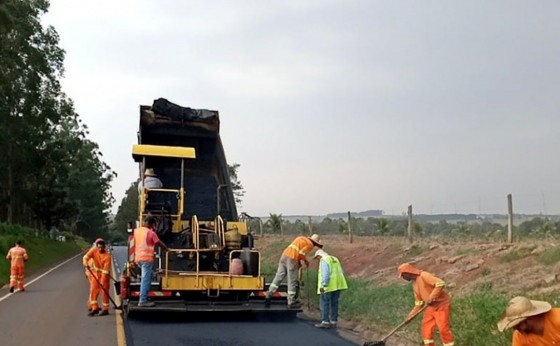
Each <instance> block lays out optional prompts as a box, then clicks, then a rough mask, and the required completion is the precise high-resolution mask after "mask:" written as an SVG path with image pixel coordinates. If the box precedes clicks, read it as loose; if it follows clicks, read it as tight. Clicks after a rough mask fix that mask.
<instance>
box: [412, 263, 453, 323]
mask: <svg viewBox="0 0 560 346" xmlns="http://www.w3.org/2000/svg"><path fill="white" fill-rule="evenodd" d="M412 287H413V290H414V300H415V302H414V309H412V311H411V312H410V314H409V315H414V314H415V313H416V312H417V311H419V310H420V309H421V308H422V306H423V305H424V304H425V303H426V302H428V301H430V300H431V301H432V302H433V303H432V305H431V306H433V307H434V308H438V307H440V306H443V305H446V304H449V303H450V302H451V298H449V295H448V294H447V292H445V290H444V287H445V282H444V281H443V280H442V279H440V278H438V277H436V276H435V275H433V274H431V273H428V272H426V271H421V272H420V274H419V275H418V276H417V277H416V280H415V281H414V283H413V285H412Z"/></svg>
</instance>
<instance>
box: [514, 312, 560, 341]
mask: <svg viewBox="0 0 560 346" xmlns="http://www.w3.org/2000/svg"><path fill="white" fill-rule="evenodd" d="M555 344H560V308H553V309H552V310H550V311H549V312H547V313H545V314H544V331H543V335H538V334H523V333H521V332H519V331H517V330H516V331H514V332H513V342H512V346H549V345H555Z"/></svg>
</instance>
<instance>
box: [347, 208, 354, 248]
mask: <svg viewBox="0 0 560 346" xmlns="http://www.w3.org/2000/svg"><path fill="white" fill-rule="evenodd" d="M351 221H352V216H351V215H350V212H348V237H349V238H348V239H349V240H350V244H352V241H353V239H352V222H351Z"/></svg>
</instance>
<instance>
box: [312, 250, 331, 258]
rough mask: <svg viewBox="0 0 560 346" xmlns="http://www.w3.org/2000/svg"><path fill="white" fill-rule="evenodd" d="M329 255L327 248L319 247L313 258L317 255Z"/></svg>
mask: <svg viewBox="0 0 560 346" xmlns="http://www.w3.org/2000/svg"><path fill="white" fill-rule="evenodd" d="M328 255H329V254H328V253H327V252H326V251H325V250H321V249H319V250H317V251H315V256H313V258H317V256H321V257H326V256H328Z"/></svg>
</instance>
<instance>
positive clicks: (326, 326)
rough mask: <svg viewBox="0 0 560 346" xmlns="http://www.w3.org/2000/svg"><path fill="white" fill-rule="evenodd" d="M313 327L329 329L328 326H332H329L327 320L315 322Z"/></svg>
mask: <svg viewBox="0 0 560 346" xmlns="http://www.w3.org/2000/svg"><path fill="white" fill-rule="evenodd" d="M315 328H323V329H329V328H332V327H331V324H330V323H329V322H321V323H317V324H315Z"/></svg>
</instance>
